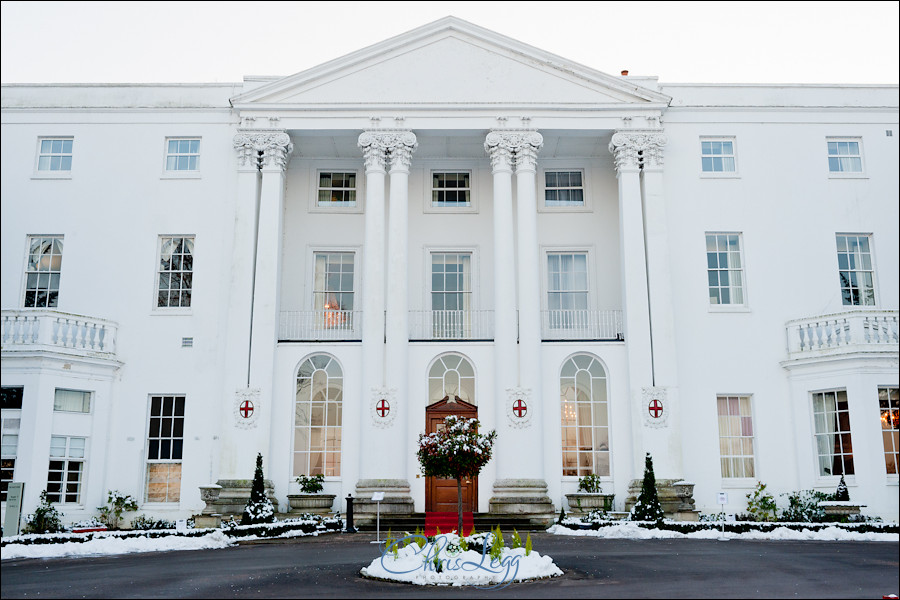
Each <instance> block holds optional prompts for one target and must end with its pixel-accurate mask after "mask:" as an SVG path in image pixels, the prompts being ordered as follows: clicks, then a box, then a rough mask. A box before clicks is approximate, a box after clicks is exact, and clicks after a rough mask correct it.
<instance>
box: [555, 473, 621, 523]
mask: <svg viewBox="0 0 900 600" xmlns="http://www.w3.org/2000/svg"><path fill="white" fill-rule="evenodd" d="M614 497H615V494H604V493H603V489H602V487H601V483H600V476H599V475H597V474H595V473H591V474H589V475H585V476H584V477H581V478H579V479H578V491H577V492H576V493H574V494H566V500H568V502H569V510H571V511H573V512H576V513H581V514H587V513H589V512H591V511H595V510H601V511H604V512H609V511H611V510H612V505H613V498H614Z"/></svg>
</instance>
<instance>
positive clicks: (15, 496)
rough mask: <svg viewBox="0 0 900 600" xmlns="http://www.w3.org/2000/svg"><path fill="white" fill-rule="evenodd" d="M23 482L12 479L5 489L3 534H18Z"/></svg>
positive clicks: (23, 490) (23, 488) (23, 489)
mask: <svg viewBox="0 0 900 600" xmlns="http://www.w3.org/2000/svg"><path fill="white" fill-rule="evenodd" d="M24 494H25V484H24V483H22V482H19V481H12V482H10V483H9V487H8V488H7V490H6V519H5V520H4V521H3V533H4V535H19V522H20V516H21V514H22V496H23V495H24Z"/></svg>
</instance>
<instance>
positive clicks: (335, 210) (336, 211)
mask: <svg viewBox="0 0 900 600" xmlns="http://www.w3.org/2000/svg"><path fill="white" fill-rule="evenodd" d="M309 212H310V213H320V214H333V215H340V214H344V215H346V214H362V212H363V208H362V206H361V205H360V204H359V203H357V205H356V206H340V205H336V206H319V205H315V206H310V207H309Z"/></svg>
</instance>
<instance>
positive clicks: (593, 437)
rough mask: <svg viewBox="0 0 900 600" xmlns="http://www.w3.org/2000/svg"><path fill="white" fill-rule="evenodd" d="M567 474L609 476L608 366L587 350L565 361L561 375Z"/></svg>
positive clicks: (564, 468) (560, 385)
mask: <svg viewBox="0 0 900 600" xmlns="http://www.w3.org/2000/svg"><path fill="white" fill-rule="evenodd" d="M559 387H560V404H561V406H560V409H561V410H560V413H561V415H562V469H563V475H567V476H573V477H583V476H585V475H589V474H591V473H593V474H596V475H600V476H609V461H610V458H609V405H608V398H607V380H606V370H605V369H604V368H603V365H602V364H600V362H599V361H598V360H597V359H596V358H594V357H592V356H589V355H587V354H579V355H576V356H573V357H572V358H570V359H569V360H567V361H566V362H565V364H563V367H562V370H561V371H560V377H559Z"/></svg>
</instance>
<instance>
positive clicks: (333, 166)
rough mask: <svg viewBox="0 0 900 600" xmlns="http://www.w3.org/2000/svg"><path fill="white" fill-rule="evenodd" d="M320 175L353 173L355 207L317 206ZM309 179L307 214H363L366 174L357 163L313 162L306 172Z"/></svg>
mask: <svg viewBox="0 0 900 600" xmlns="http://www.w3.org/2000/svg"><path fill="white" fill-rule="evenodd" d="M320 173H354V174H356V206H319V174H320ZM306 177H308V178H309V181H308V185H307V189H308V190H309V191H308V194H309V202H308V203H307V209H306V210H307V212H310V213H326V214H327V213H331V214H348V213H349V214H362V213H363V212H365V200H366V172H365V169H360V162H359V161H355V160H353V161H351V160H348V159H343V160H342V159H337V160H328V161H324V160H317V161H313V162H312V164H311V165H310V166H309V168H308V169H307V170H306Z"/></svg>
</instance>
